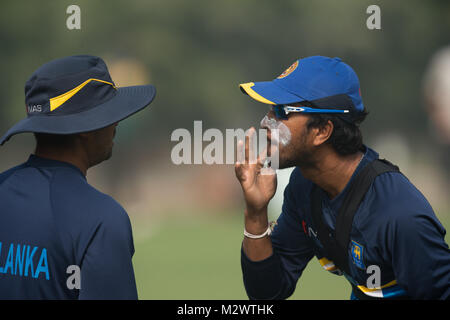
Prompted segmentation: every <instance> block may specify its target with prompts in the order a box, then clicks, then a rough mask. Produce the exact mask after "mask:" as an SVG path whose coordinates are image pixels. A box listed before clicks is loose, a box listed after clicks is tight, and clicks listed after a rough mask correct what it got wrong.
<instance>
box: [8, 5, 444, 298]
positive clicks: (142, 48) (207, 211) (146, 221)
mask: <svg viewBox="0 0 450 320" xmlns="http://www.w3.org/2000/svg"><path fill="white" fill-rule="evenodd" d="M71 4H77V5H78V6H80V8H81V30H68V29H67V27H66V19H67V18H68V16H69V15H68V14H67V13H66V9H67V7H68V6H69V5H71ZM371 4H377V5H379V6H380V8H381V26H382V29H381V30H369V29H368V28H367V27H366V20H367V18H368V16H369V15H368V14H367V13H366V9H367V7H368V6H369V5H371ZM449 31H450V2H449V1H445V0H440V1H438V0H433V1H420V0H408V1H406V0H403V1H388V0H384V1H375V0H371V1H367V0H358V1H356V0H341V1H333V0H317V1H312V0H311V1H300V0H283V1H270V0H239V1H237V0H221V1H219V0H209V1H208V0H189V1H186V0H148V1H144V0H129V1H124V0H121V1H120V0H110V1H100V0H78V1H77V0H70V1H69V0H59V1H51V0H41V1H25V0H14V1H13V0H3V1H2V2H1V3H0V46H1V50H0V72H1V75H2V77H1V78H0V96H1V97H2V102H1V107H0V133H1V134H3V133H4V132H6V130H7V129H8V128H9V127H10V126H12V125H13V124H14V123H15V122H16V121H18V120H20V119H21V118H22V117H24V116H25V106H24V84H25V81H26V80H27V79H28V77H29V76H30V75H31V73H32V72H33V71H34V70H35V69H36V68H37V67H39V66H40V65H42V64H43V63H45V62H47V61H49V60H52V59H55V58H58V57H62V56H67V55H74V54H92V55H98V56H101V57H102V58H103V59H105V61H106V62H107V64H108V66H109V69H110V71H111V74H112V78H113V80H115V82H116V84H117V85H119V86H126V85H136V84H145V83H152V84H154V85H155V86H156V87H157V97H156V99H155V101H154V102H153V103H152V105H151V106H150V108H149V109H146V110H144V111H142V112H140V113H139V114H138V115H136V116H133V117H131V118H129V119H127V120H126V121H124V122H122V123H121V124H120V125H119V128H118V134H117V136H116V140H117V141H118V142H119V143H116V146H115V151H114V157H113V158H112V160H110V161H108V162H107V163H105V164H102V165H101V166H98V167H96V168H93V169H91V170H90V171H89V175H88V179H89V181H90V183H92V184H93V185H94V186H96V187H98V188H99V189H100V190H102V191H103V192H106V193H108V194H111V195H112V196H113V197H115V198H116V199H117V200H118V201H119V202H121V203H122V204H123V206H124V207H125V208H126V209H127V211H128V212H129V214H130V217H131V220H132V223H133V225H134V226H135V228H134V230H135V241H136V248H137V251H136V256H135V260H134V263H135V268H136V273H137V280H138V285H139V290H140V297H141V298H152V299H158V298H164V299H165V298H168V299H170V298H182V299H190V298H199V299H208V298H219V299H221V298H225V299H228V298H230V299H234V298H236V299H238V298H239V299H240V298H245V297H246V296H245V292H244V291H243V286H242V283H241V275H240V266H239V248H240V241H241V231H242V230H241V229H242V219H241V212H242V210H243V203H242V196H241V193H240V187H239V185H238V183H237V181H235V178H234V172H233V166H231V165H212V166H208V165H195V166H194V165H192V166H188V165H181V166H175V165H173V164H172V162H171V159H170V150H171V148H172V147H173V146H174V144H175V143H174V142H172V141H171V140H170V135H171V133H172V132H173V130H175V129H176V128H187V129H188V130H189V131H191V132H193V121H194V120H202V121H203V128H204V129H203V130H206V129H207V128H219V129H221V130H223V129H225V128H248V127H250V126H252V125H253V126H257V125H258V123H259V120H260V119H261V118H262V117H263V115H264V113H265V112H266V108H265V107H264V106H262V105H261V104H259V103H256V102H254V101H251V100H250V99H249V98H248V97H246V96H244V95H242V93H241V92H240V90H239V88H238V84H239V83H242V82H250V81H265V80H271V79H273V78H275V77H276V76H278V75H279V74H280V73H281V72H282V71H284V69H285V68H287V67H288V66H289V65H290V64H291V63H292V62H294V61H295V60H296V59H298V58H302V57H306V56H310V55H325V56H330V57H334V56H339V57H341V58H342V59H343V60H344V61H345V62H347V63H349V64H350V65H351V66H352V67H353V68H354V69H355V70H356V72H357V74H358V76H359V78H360V82H361V89H362V96H363V100H364V103H365V106H366V107H367V109H368V110H369V111H370V115H369V117H368V118H367V120H366V121H365V122H364V124H363V125H362V129H363V132H364V137H365V141H366V143H367V144H369V145H370V146H372V147H375V148H376V150H377V151H379V152H380V155H381V156H382V157H386V158H388V159H390V160H392V161H393V162H396V163H397V164H399V165H400V167H401V168H402V170H403V172H405V173H406V174H407V176H408V177H409V178H410V179H411V180H412V182H414V183H415V185H416V186H417V187H418V188H419V189H420V190H421V191H422V192H423V193H424V194H425V195H426V196H427V198H428V199H429V200H430V202H431V203H432V205H433V207H434V208H435V210H436V213H437V214H438V216H439V217H440V219H441V220H442V221H443V224H444V226H446V228H447V229H448V228H449V227H450V225H449V221H450V218H449V216H450V214H449V211H450V209H449V207H450V205H449V184H448V179H449V173H448V169H447V168H448V167H449V166H448V163H446V161H447V160H445V161H444V160H443V159H448V158H446V155H448V153H449V149H450V147H449V145H448V144H442V143H439V142H438V140H437V139H436V137H435V136H434V134H433V130H430V127H432V123H430V121H429V120H428V115H427V111H426V105H425V102H424V98H423V88H422V87H423V76H424V73H425V71H426V68H427V66H428V64H429V61H430V59H431V57H432V56H433V54H434V53H435V52H436V51H437V50H439V49H440V48H442V47H444V46H446V45H449V43H450V41H449V40H450V39H449ZM33 146H34V140H33V137H32V135H30V134H25V135H19V136H16V137H13V138H12V139H11V141H10V142H8V143H7V144H6V145H5V146H3V147H2V148H1V150H0V152H1V153H0V169H1V170H5V169H7V168H9V167H11V166H12V165H15V164H18V163H20V162H22V161H24V160H25V159H26V157H27V156H28V154H29V153H30V152H32V150H33ZM287 178H288V174H287V173H283V172H280V179H279V180H280V184H279V190H278V191H279V192H278V193H277V196H276V197H275V199H274V200H273V203H272V209H271V210H272V212H271V215H272V216H273V217H274V218H276V216H277V214H278V213H279V212H278V211H279V210H280V205H281V196H280V191H281V192H282V189H283V187H284V185H285V184H286V180H287ZM224 219H225V220H224ZM179 221H182V222H183V223H179ZM188 221H190V222H191V223H187V222H188ZM224 221H225V222H224ZM171 222H173V223H178V224H176V225H171ZM199 226H204V228H201V227H199ZM226 226H228V229H227V227H226ZM164 228H166V229H164ZM177 228H178V229H177ZM215 228H216V229H217V230H218V231H217V233H216V232H213V230H214V229H215ZM155 230H159V231H158V232H159V233H158V232H156V231H155ZM161 230H162V231H161ZM173 230H178V231H179V232H176V233H175V232H174V231H173ZM171 232H172V233H171ZM220 232H222V233H220ZM163 234H169V235H173V237H170V240H166V239H165V238H161V237H158V235H163ZM193 234H195V236H193V238H190V235H193ZM218 234H221V235H222V237H223V238H220V240H218V239H216V238H217V236H218ZM186 239H188V240H186ZM195 239H197V240H195ZM215 241H219V242H215ZM231 243H233V246H231ZM207 244H208V245H209V247H204V248H202V247H203V246H205V245H207ZM227 244H230V246H228V247H227ZM230 248H231V249H230ZM139 249H140V250H139ZM222 250H225V251H226V253H227V255H222ZM180 251H182V252H184V253H183V254H185V255H186V254H187V253H192V255H187V257H181V256H179V254H180ZM224 254H225V253H224ZM221 259H222V260H221ZM214 261H216V262H214ZM218 261H224V263H217V262H218ZM225 261H226V262H225ZM208 263H209V264H208ZM184 264H185V265H184ZM211 264H212V265H211ZM315 264H317V265H318V263H317V262H316V263H315ZM167 265H171V266H173V267H175V266H177V267H178V268H175V269H173V270H171V269H170V268H167ZM183 265H184V267H183ZM202 266H205V268H206V267H208V266H209V267H208V268H212V269H211V272H212V273H211V277H210V278H208V276H206V274H205V272H203V271H202V270H203V269H202ZM194 269H195V270H197V271H193V270H194ZM169 270H170V272H169ZM311 270H316V269H311ZM227 272H228V273H227ZM230 272H231V274H230ZM307 272H312V273H313V275H311V276H309V277H310V278H308V279H310V280H308V279H306V276H305V281H310V282H306V283H309V284H307V285H306V287H305V289H299V290H298V292H299V293H297V292H296V294H295V295H294V298H295V297H296V298H310V299H316V298H317V299H319V298H338V299H346V298H348V286H347V284H346V283H345V281H340V282H337V284H335V285H334V287H333V286H331V287H332V288H334V289H331V291H329V292H328V291H327V292H328V293H327V292H324V291H320V290H317V288H316V286H317V284H318V281H320V285H322V281H324V282H327V281H329V280H328V279H327V280H325V279H323V277H327V276H326V275H324V274H322V273H317V275H315V273H314V272H315V271H308V270H307ZM225 273H226V274H227V275H228V276H225ZM177 277H178V278H177ZM183 281H185V282H183ZM330 281H334V280H330ZM219 284H221V285H223V286H225V287H224V289H223V290H222V291H220V289H218V290H219V291H214V288H217V287H218V285H219ZM324 285H326V284H324ZM341 285H342V287H341ZM163 286H165V288H166V289H162V287H163ZM182 288H184V289H182ZM202 288H203V289H202ZM207 288H209V289H207ZM164 290H166V291H164ZM302 290H303V291H302ZM315 290H316V291H315ZM212 292H215V294H213V293H212Z"/></svg>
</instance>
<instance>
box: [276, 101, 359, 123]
mask: <svg viewBox="0 0 450 320" xmlns="http://www.w3.org/2000/svg"><path fill="white" fill-rule="evenodd" d="M272 110H273V112H274V113H275V116H276V117H277V118H279V119H283V120H286V119H287V118H288V114H289V113H290V112H302V113H349V112H350V110H346V109H345V110H343V109H316V108H310V107H303V106H302V107H295V106H290V105H284V104H278V105H274V106H272Z"/></svg>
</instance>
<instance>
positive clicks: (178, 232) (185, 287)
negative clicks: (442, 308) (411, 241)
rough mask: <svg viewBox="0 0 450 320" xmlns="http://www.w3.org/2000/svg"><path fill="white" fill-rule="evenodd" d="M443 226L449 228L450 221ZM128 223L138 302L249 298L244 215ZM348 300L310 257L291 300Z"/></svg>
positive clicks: (340, 283)
mask: <svg viewBox="0 0 450 320" xmlns="http://www.w3.org/2000/svg"><path fill="white" fill-rule="evenodd" d="M441 222H442V223H443V224H444V227H445V228H446V229H449V228H450V221H442V220H441ZM132 223H133V232H134V235H135V239H134V242H135V249H136V252H135V255H134V258H133V264H134V268H135V274H136V282H137V286H138V292H139V299H151V300H194V299H200V300H210V299H220V300H231V299H238V300H240V299H247V295H246V294H245V290H244V286H243V283H242V274H241V269H240V246H241V241H242V228H243V220H242V217H236V216H233V217H230V218H225V217H223V216H222V217H221V218H214V219H213V218H205V217H204V216H201V217H199V216H196V217H194V218H190V219H187V218H176V219H175V218H173V219H171V221H168V220H167V221H162V222H161V223H160V224H158V225H155V223H153V224H146V223H144V222H142V221H139V220H136V221H133V220H132ZM448 240H449V237H448V235H447V238H446V241H447V243H448ZM349 296H350V285H349V284H348V283H347V281H346V280H345V279H344V278H343V277H339V276H335V275H332V274H330V273H329V272H326V271H324V270H323V269H322V267H321V266H320V265H319V262H318V261H317V259H315V258H314V259H313V260H311V262H310V263H309V265H308V266H307V268H306V269H305V271H304V272H303V275H302V277H301V278H300V280H299V282H298V284H297V289H296V291H295V292H294V294H293V295H292V296H291V298H290V299H309V300H319V299H344V300H347V299H349Z"/></svg>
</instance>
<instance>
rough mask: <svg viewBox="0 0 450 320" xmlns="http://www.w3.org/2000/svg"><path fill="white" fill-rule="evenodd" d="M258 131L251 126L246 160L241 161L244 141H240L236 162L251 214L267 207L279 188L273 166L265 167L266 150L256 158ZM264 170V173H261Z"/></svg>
mask: <svg viewBox="0 0 450 320" xmlns="http://www.w3.org/2000/svg"><path fill="white" fill-rule="evenodd" d="M255 133H256V131H255V129H254V128H253V127H252V128H250V130H249V132H248V135H246V137H245V156H244V158H245V159H244V161H243V162H242V161H239V160H240V159H239V156H240V155H242V151H243V150H242V148H243V144H244V143H243V141H242V140H241V141H239V142H238V153H237V154H238V161H237V162H236V164H235V172H236V177H237V178H238V180H239V182H240V184H241V187H242V190H243V192H244V199H245V203H246V205H247V211H248V214H250V215H254V214H256V215H258V214H261V212H262V211H265V210H266V209H267V205H268V204H269V201H270V200H271V199H272V198H273V196H274V194H275V191H276V190H277V176H276V172H275V170H273V169H272V168H265V167H264V162H265V160H266V152H263V153H262V154H261V155H260V156H258V158H256V154H255V152H256V150H254V149H255V148H253V147H251V146H254V139H255V135H256V134H255ZM261 172H264V174H261Z"/></svg>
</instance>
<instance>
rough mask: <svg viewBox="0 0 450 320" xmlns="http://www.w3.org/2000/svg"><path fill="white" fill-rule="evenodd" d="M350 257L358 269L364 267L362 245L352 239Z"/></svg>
mask: <svg viewBox="0 0 450 320" xmlns="http://www.w3.org/2000/svg"><path fill="white" fill-rule="evenodd" d="M351 252H352V258H353V263H354V264H355V265H356V266H357V267H358V268H360V269H366V267H365V266H364V261H363V254H364V247H363V246H362V245H360V244H359V243H357V242H355V241H353V240H352V249H351Z"/></svg>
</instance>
